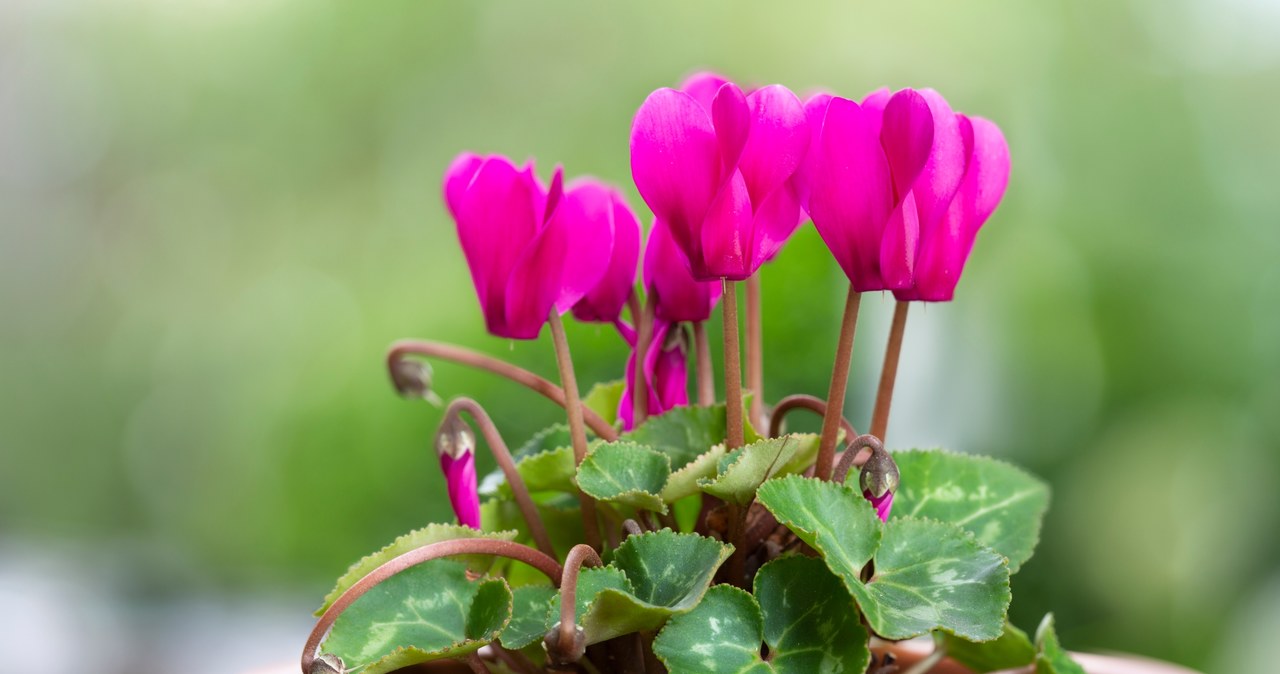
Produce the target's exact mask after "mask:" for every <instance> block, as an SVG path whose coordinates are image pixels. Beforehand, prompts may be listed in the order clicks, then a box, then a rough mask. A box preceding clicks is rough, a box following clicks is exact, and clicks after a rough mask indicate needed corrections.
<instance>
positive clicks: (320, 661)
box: [309, 653, 347, 674]
mask: <svg viewBox="0 0 1280 674" xmlns="http://www.w3.org/2000/svg"><path fill="white" fill-rule="evenodd" d="M346 671H347V666H346V664H345V663H344V662H342V658H340V657H338V656H336V655H334V654H333V653H324V654H322V655H321V656H320V657H318V658H316V659H315V660H314V661H313V662H312V663H311V671H310V672H309V674H346Z"/></svg>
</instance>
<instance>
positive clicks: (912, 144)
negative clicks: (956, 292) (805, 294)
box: [800, 89, 965, 292]
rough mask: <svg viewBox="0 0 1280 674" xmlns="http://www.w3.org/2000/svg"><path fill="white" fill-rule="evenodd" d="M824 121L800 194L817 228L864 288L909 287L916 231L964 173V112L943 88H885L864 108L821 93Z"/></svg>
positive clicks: (812, 110)
mask: <svg viewBox="0 0 1280 674" xmlns="http://www.w3.org/2000/svg"><path fill="white" fill-rule="evenodd" d="M806 107H807V110H806V112H807V114H808V116H809V118H810V120H819V119H820V120H821V122H820V123H821V128H820V129H818V131H817V133H816V134H815V136H814V146H813V148H812V150H811V151H810V153H809V157H808V160H807V161H808V165H807V166H806V167H805V169H804V172H803V174H802V175H803V177H804V178H805V182H806V185H804V186H802V187H801V188H800V192H801V193H802V194H803V195H805V197H806V199H807V201H806V210H807V211H808V213H809V216H810V217H812V218H813V223H814V226H816V227H817V229H818V233H819V234H821V235H822V238H823V240H824V241H825V242H826V244H827V247H828V248H830V249H831V252H832V254H833V255H835V257H836V260H837V261H838V262H839V263H840V267H841V268H842V269H843V270H844V272H845V275H847V276H848V277H849V281H850V282H851V283H852V284H853V286H854V289H856V290H858V291H860V292H866V291H872V290H901V289H906V288H910V287H911V285H912V283H913V280H914V273H915V264H916V254H917V249H918V240H919V237H920V232H921V231H925V230H928V229H929V228H932V227H933V226H934V224H935V223H937V222H938V221H939V220H940V219H941V218H942V216H943V214H944V212H945V211H946V209H947V206H948V205H949V204H950V202H951V199H952V197H953V196H954V195H955V193H956V190H957V189H958V188H959V186H960V179H961V177H962V176H963V175H964V167H965V150H964V141H963V138H962V134H961V130H960V121H959V118H958V116H957V115H956V114H955V113H954V112H952V111H951V108H950V106H948V105H947V102H946V100H944V99H943V98H942V96H940V95H938V93H937V92H935V91H932V90H929V89H924V90H920V91H916V90H913V89H903V90H901V91H898V92H897V93H894V94H892V95H890V94H889V92H888V90H881V91H877V92H874V93H872V94H871V95H869V96H867V98H866V99H865V100H864V101H863V103H862V105H859V104H857V103H855V102H853V101H851V100H848V99H844V98H839V97H828V96H826V95H825V94H824V95H819V96H815V97H814V98H812V99H810V101H809V103H808V104H807V106H806Z"/></svg>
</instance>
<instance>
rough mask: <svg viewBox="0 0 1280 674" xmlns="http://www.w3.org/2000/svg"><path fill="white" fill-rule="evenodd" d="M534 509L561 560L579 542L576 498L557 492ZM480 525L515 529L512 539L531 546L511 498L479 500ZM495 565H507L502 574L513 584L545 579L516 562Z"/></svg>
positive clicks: (518, 507)
mask: <svg viewBox="0 0 1280 674" xmlns="http://www.w3.org/2000/svg"><path fill="white" fill-rule="evenodd" d="M535 509H536V510H537V511H538V517H539V518H540V519H541V520H542V523H543V525H545V526H546V529H547V535H548V536H550V538H551V546H552V547H553V548H554V549H555V551H556V553H557V556H559V557H560V558H561V559H563V558H564V555H566V554H568V552H569V549H570V548H572V547H573V546H575V545H577V544H578V543H581V542H582V538H583V533H582V514H581V511H579V510H578V502H577V499H576V498H573V497H572V496H569V495H568V494H558V495H556V498H555V499H553V500H550V501H544V502H539V503H537V504H536V505H535ZM480 526H481V528H483V529H484V530H485V531H503V530H512V531H514V532H516V535H515V538H514V540H515V541H516V542H518V543H524V544H526V545H534V540H533V535H532V534H530V533H529V526H528V525H527V524H526V523H525V521H524V515H523V514H522V513H521V512H520V506H518V505H516V502H515V501H513V500H510V499H503V498H496V497H495V498H491V499H489V500H487V501H485V502H484V503H481V504H480ZM484 535H486V536H491V535H492V534H484ZM495 568H508V569H509V570H508V571H507V573H506V574H505V575H506V576H507V579H508V580H510V581H511V582H512V583H513V584H516V585H521V584H528V583H530V582H533V583H541V582H543V581H544V580H545V578H546V577H545V576H543V575H542V574H540V573H538V572H537V571H533V570H532V569H530V568H529V567H527V566H525V565H524V564H520V563H518V562H510V563H509V564H508V562H507V561H506V560H498V562H497V563H496V564H495Z"/></svg>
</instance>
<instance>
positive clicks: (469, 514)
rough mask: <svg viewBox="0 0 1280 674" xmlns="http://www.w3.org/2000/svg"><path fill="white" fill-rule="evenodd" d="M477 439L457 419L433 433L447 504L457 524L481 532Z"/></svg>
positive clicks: (447, 420)
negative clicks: (477, 479) (477, 485)
mask: <svg viewBox="0 0 1280 674" xmlns="http://www.w3.org/2000/svg"><path fill="white" fill-rule="evenodd" d="M475 450H476V438H475V434H474V433H472V432H471V427H470V426H468V425H467V423H466V422H465V421H463V420H462V419H460V418H458V417H457V416H453V417H449V418H446V419H445V421H444V423H443V424H441V426H440V430H439V431H437V432H436V454H438V455H439V456H440V470H441V472H443V473H444V481H445V487H446V489H447V491H448V492H449V504H450V505H452V506H453V513H454V514H455V515H457V516H458V523H459V524H461V525H463V526H467V527H471V528H472V529H479V528H480V493H479V491H478V490H477V487H476V452H475Z"/></svg>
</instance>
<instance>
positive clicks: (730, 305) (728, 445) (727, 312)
mask: <svg viewBox="0 0 1280 674" xmlns="http://www.w3.org/2000/svg"><path fill="white" fill-rule="evenodd" d="M723 283H724V294H723V295H722V296H721V301H722V305H721V306H722V310H723V313H724V420H725V439H724V441H725V449H726V450H727V451H730V452H732V451H733V450H735V449H737V448H739V447H741V446H742V444H743V430H742V357H741V354H740V353H739V352H738V295H737V287H736V286H735V284H734V282H733V281H730V280H729V279H724V281H723Z"/></svg>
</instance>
